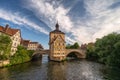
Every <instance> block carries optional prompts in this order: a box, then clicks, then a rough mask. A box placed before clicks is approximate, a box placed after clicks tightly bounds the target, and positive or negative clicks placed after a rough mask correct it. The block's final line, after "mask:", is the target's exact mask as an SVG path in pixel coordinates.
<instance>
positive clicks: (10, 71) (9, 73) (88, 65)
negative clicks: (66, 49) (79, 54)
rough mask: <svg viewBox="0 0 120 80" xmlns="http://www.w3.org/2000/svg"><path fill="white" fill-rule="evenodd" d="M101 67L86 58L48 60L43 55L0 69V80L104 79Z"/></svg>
mask: <svg viewBox="0 0 120 80" xmlns="http://www.w3.org/2000/svg"><path fill="white" fill-rule="evenodd" d="M103 67H104V65H102V64H99V63H95V62H91V61H87V60H71V61H66V62H62V63H58V62H49V61H48V60H47V56H45V55H44V56H43V58H42V60H39V61H34V62H28V63H23V64H19V65H15V66H11V67H7V68H2V69H0V80H104V79H103V74H102V72H101V70H102V68H103Z"/></svg>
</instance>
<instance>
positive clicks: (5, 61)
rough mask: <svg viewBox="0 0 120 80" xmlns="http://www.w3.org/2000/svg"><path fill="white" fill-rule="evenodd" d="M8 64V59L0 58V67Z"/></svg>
mask: <svg viewBox="0 0 120 80" xmlns="http://www.w3.org/2000/svg"><path fill="white" fill-rule="evenodd" d="M8 64H10V60H0V67H4V66H6V65H8Z"/></svg>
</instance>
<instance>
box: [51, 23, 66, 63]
mask: <svg viewBox="0 0 120 80" xmlns="http://www.w3.org/2000/svg"><path fill="white" fill-rule="evenodd" d="M55 27H56V29H55V30H54V31H52V32H50V41H49V45H50V55H49V56H50V60H55V61H61V60H64V59H65V53H66V48H65V33H63V32H61V31H60V30H59V25H58V23H57V24H56V26H55Z"/></svg>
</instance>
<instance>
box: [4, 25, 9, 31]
mask: <svg viewBox="0 0 120 80" xmlns="http://www.w3.org/2000/svg"><path fill="white" fill-rule="evenodd" d="M8 28H9V25H8V24H6V26H5V29H4V31H5V32H7V30H8Z"/></svg>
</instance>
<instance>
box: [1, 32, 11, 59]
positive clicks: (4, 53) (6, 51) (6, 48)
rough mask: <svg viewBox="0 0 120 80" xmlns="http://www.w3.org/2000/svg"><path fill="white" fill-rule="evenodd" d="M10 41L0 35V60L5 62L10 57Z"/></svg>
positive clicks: (5, 36)
mask: <svg viewBox="0 0 120 80" xmlns="http://www.w3.org/2000/svg"><path fill="white" fill-rule="evenodd" d="M11 43H12V42H11V39H10V37H9V36H7V35H3V34H2V35H0V60H6V59H9V57H10V51H11Z"/></svg>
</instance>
